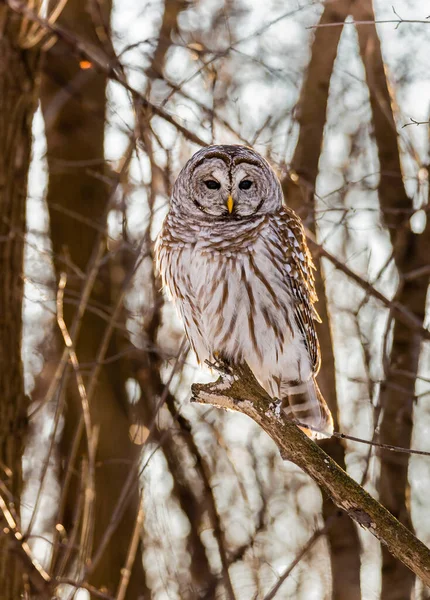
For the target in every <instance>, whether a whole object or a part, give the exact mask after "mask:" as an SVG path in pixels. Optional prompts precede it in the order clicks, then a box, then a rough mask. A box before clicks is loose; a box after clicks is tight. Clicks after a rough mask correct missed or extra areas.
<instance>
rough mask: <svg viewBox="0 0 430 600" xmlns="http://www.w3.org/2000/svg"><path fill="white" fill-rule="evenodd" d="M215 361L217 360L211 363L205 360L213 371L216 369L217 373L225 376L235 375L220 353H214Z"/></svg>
mask: <svg viewBox="0 0 430 600" xmlns="http://www.w3.org/2000/svg"><path fill="white" fill-rule="evenodd" d="M214 359H215V360H214V361H213V362H211V361H210V360H205V363H206V364H207V365H208V367H210V368H211V369H215V371H218V372H219V373H222V374H224V375H232V374H233V368H232V367H231V365H230V364H229V363H228V362H227V361H225V360H223V359H222V358H221V356H220V353H219V352H216V353H215V352H214Z"/></svg>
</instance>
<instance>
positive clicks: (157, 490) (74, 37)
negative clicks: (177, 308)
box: [0, 0, 430, 600]
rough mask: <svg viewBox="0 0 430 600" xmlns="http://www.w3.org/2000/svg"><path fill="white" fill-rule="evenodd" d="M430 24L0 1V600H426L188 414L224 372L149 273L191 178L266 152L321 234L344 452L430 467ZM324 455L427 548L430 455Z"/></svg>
mask: <svg viewBox="0 0 430 600" xmlns="http://www.w3.org/2000/svg"><path fill="white" fill-rule="evenodd" d="M429 13H430V5H426V3H423V2H420V1H419V0H395V2H392V1H391V0H390V1H387V0H374V1H373V2H372V0H327V1H326V2H319V1H313V0H300V1H297V0H286V1H282V2H281V1H279V0H266V1H265V2H264V3H260V2H255V1H254V2H253V1H252V0H225V1H224V2H217V1H215V0H201V1H199V2H194V1H186V0H166V1H165V2H159V1H158V0H154V1H151V0H148V1H142V2H135V1H134V0H121V2H120V1H119V0H118V1H117V2H110V1H109V0H58V1H50V2H43V1H42V0H22V1H20V0H2V2H0V145H1V146H0V265H1V268H0V311H1V314H0V461H1V462H0V467H1V470H0V511H1V514H2V518H1V523H2V531H1V532H0V581H1V582H2V583H1V586H2V588H3V589H2V591H1V592H0V598H2V599H3V598H4V599H5V600H16V599H17V598H19V597H24V598H52V597H54V598H76V599H78V598H79V600H83V599H86V598H89V597H91V598H105V599H108V600H112V599H113V598H115V599H117V600H124V599H125V598H126V599H129V600H135V599H138V598H144V599H157V600H158V599H164V598H169V599H172V600H174V599H180V600H187V599H194V598H199V599H200V598H206V599H207V600H211V599H213V598H217V599H218V598H219V599H224V598H226V599H228V600H248V599H249V600H251V599H265V600H269V599H270V598H276V599H279V600H282V599H290V598H291V599H293V598H294V599H298V600H299V599H306V600H312V599H315V600H321V599H329V598H333V599H335V600H360V599H363V600H370V599H373V598H381V599H382V600H407V599H410V598H414V599H415V600H425V599H428V598H430V592H429V590H428V589H426V588H425V586H424V585H423V584H422V582H421V581H420V579H419V578H416V577H415V575H414V574H413V573H412V571H410V570H409V569H408V568H407V567H405V566H404V565H403V564H402V563H401V562H399V561H398V560H397V559H395V558H394V557H393V556H392V555H391V553H390V550H389V548H388V549H387V548H386V547H381V546H380V545H379V543H378V541H377V540H376V539H375V538H373V537H372V536H371V535H370V533H369V532H368V531H366V530H364V529H361V528H359V527H357V525H356V524H355V523H354V522H353V521H352V520H350V518H349V516H348V515H347V514H346V513H345V512H343V511H340V510H339V509H338V508H337V507H336V506H335V505H334V504H333V502H332V501H331V500H330V498H329V497H328V496H327V494H326V493H321V491H320V489H319V487H318V486H317V485H316V484H315V483H314V482H313V481H312V480H311V479H310V478H309V477H308V475H306V474H305V473H304V472H303V471H302V470H300V469H299V468H298V467H297V466H295V465H294V464H293V463H292V462H289V461H283V460H282V459H281V457H280V454H279V450H278V448H277V447H276V446H275V444H274V443H273V441H272V440H271V439H270V438H269V437H268V436H267V435H266V433H264V432H263V431H262V430H261V429H260V428H259V427H258V426H257V425H256V424H255V423H253V422H252V421H251V420H250V419H249V418H248V417H246V416H244V415H240V414H236V413H230V412H223V411H219V410H216V409H215V408H210V407H207V406H198V405H196V404H190V403H189V399H190V386H191V383H192V382H194V381H200V382H202V381H209V380H210V379H211V375H210V373H209V372H208V371H207V370H204V369H203V370H202V369H201V368H199V367H198V366H197V364H196V362H195V359H194V357H193V356H192V354H191V353H190V352H189V351H188V347H187V344H186V343H185V340H184V335H183V330H182V327H181V325H180V323H179V321H178V319H177V317H176V314H175V312H174V310H173V308H172V306H171V305H170V304H169V303H168V301H167V300H166V298H165V297H164V296H163V294H162V293H161V291H160V281H159V279H158V277H157V274H156V273H155V270H154V264H153V242H154V239H155V237H156V234H157V233H158V231H159V229H160V226H161V222H162V219H163V217H164V215H165V214H166V211H167V207H168V199H169V194H170V190H171V186H172V183H173V181H174V179H175V177H176V175H177V174H178V172H179V170H180V168H181V166H182V165H183V164H184V162H185V161H186V160H187V159H188V158H189V157H190V156H191V154H192V153H193V152H195V151H196V150H197V149H198V148H199V147H201V146H203V145H207V144H211V143H239V144H246V145H249V146H252V147H254V148H255V149H256V150H257V151H259V152H261V153H262V154H263V155H264V156H265V157H266V158H267V159H268V160H269V161H270V162H271V163H272V164H273V165H274V167H275V168H276V170H277V172H278V174H279V176H280V178H281V182H282V185H283V189H284V192H285V197H286V202H287V204H288V205H289V206H291V207H292V208H294V209H295V210H296V211H297V212H298V213H299V215H300V216H301V217H302V219H303V220H304V222H305V225H306V228H307V233H308V236H309V243H310V244H311V248H312V251H313V254H314V257H315V261H316V264H317V267H318V275H317V288H318V295H319V303H318V306H317V308H318V311H319V313H320V315H321V317H322V320H323V322H322V324H321V325H320V326H319V329H318V334H319V337H320V341H321V347H322V356H323V365H322V369H321V373H320V375H319V379H318V381H319V384H320V386H321V388H322V390H323V393H324V396H325V397H326V399H327V401H328V403H329V405H330V407H331V410H332V412H333V414H334V416H335V429H336V431H340V432H343V433H345V434H347V435H349V436H353V437H356V438H361V439H364V440H369V441H372V442H374V443H380V444H391V445H396V446H399V447H401V448H406V449H407V448H414V449H419V450H422V451H429V450H430V447H429V442H428V440H429V429H430V410H429V400H430V352H429V348H430V346H429V341H428V340H429V339H430V332H429V323H430V322H429V317H428V304H429V301H428V298H427V292H428V284H429V276H430V219H428V211H429V206H430V205H429V185H428V175H429V140H430V136H429V131H430V128H429V112H430V111H429V107H430V74H429V69H428V56H429V53H430V42H429V39H430V38H429V34H430V14H429ZM426 310H427V313H426ZM426 315H427V316H426ZM320 446H321V448H322V449H323V450H324V451H325V452H327V453H328V454H329V455H330V456H331V457H332V458H333V459H334V460H335V461H336V462H337V463H338V464H339V465H340V466H341V467H343V468H346V470H347V471H348V473H349V474H350V475H351V476H352V477H353V478H354V479H355V480H356V481H357V482H359V483H360V484H361V485H362V486H364V487H365V489H366V490H368V491H369V492H370V493H371V494H372V495H373V496H375V497H376V498H378V499H379V501H380V502H381V503H382V504H383V505H384V506H386V507H387V508H388V509H389V510H390V511H391V513H392V514H393V515H394V516H396V517H397V518H398V519H399V520H400V521H401V522H402V523H404V524H405V525H406V526H407V527H408V528H409V529H410V530H412V531H414V532H415V533H416V535H417V536H418V537H419V538H420V539H421V540H422V541H423V542H425V543H427V544H429V543H430V520H429V519H428V510H429V504H428V498H429V495H430V456H425V455H423V456H420V455H418V454H409V453H407V452H405V453H400V452H389V451H387V450H384V449H381V448H379V449H378V448H377V447H375V446H370V445H368V444H364V443H360V442H357V441H354V440H346V439H340V438H338V437H335V438H332V439H330V440H324V441H322V442H321V443H320Z"/></svg>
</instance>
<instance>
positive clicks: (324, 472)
mask: <svg viewBox="0 0 430 600" xmlns="http://www.w3.org/2000/svg"><path fill="white" fill-rule="evenodd" d="M192 393H193V401H194V402H199V403H201V404H208V405H212V406H216V407H218V408H224V409H230V410H235V411H238V412H240V413H242V414H246V415H247V416H249V417H251V418H252V419H253V420H254V421H255V422H256V423H257V424H258V425H260V427H262V428H263V429H264V431H265V432H266V433H267V434H268V435H269V436H270V437H271V438H272V439H273V441H274V442H275V443H276V445H277V446H278V448H279V450H280V453H281V456H282V458H283V459H284V460H290V461H291V462H293V463H295V464H296V465H297V466H298V467H300V468H301V469H302V470H303V471H305V472H306V473H307V474H308V475H310V477H312V479H313V480H314V481H315V482H316V483H317V484H318V485H319V486H320V487H321V488H322V489H323V490H324V491H325V492H326V493H327V494H328V495H329V496H330V497H331V499H332V500H333V502H334V503H335V504H336V506H338V507H339V508H341V509H342V510H344V511H346V512H347V513H348V515H349V516H350V517H351V518H352V519H354V521H356V522H357V523H358V524H359V525H360V526H361V527H363V528H364V529H367V530H368V531H370V533H372V535H374V536H375V537H376V538H377V539H378V540H379V541H380V542H382V543H383V544H385V545H386V547H387V548H388V550H389V551H390V552H391V553H392V554H393V556H395V557H396V558H398V559H399V560H400V561H402V562H403V563H404V564H405V565H406V566H407V567H409V569H411V571H413V572H414V573H415V574H416V575H417V576H418V577H420V578H421V579H422V581H423V582H424V583H425V584H426V585H430V550H429V549H428V548H427V547H426V546H425V545H424V544H423V543H422V542H421V541H420V540H419V539H418V538H416V537H415V536H414V535H413V534H412V533H411V532H410V531H409V530H408V529H407V528H406V527H405V526H404V525H402V524H401V523H399V521H398V520H397V519H396V518H395V517H394V516H393V515H392V514H391V513H390V512H389V511H388V510H387V509H386V508H385V507H383V506H382V505H381V504H379V502H377V500H375V499H374V498H372V496H370V494H368V492H366V490H364V489H363V488H362V487H361V486H360V485H359V484H358V483H357V482H356V481H354V480H353V479H351V477H349V475H347V473H345V471H343V469H341V468H340V467H339V466H338V465H337V463H336V462H335V461H334V460H332V459H331V458H330V457H329V456H328V455H327V454H326V453H325V452H324V451H323V450H322V449H321V448H320V447H319V446H318V445H317V444H315V443H314V442H313V441H312V440H310V439H309V438H308V437H307V436H306V435H305V434H304V433H303V432H302V431H301V430H300V429H299V428H298V427H297V426H296V425H295V424H294V423H292V422H291V421H289V420H288V419H287V417H286V415H285V414H284V412H283V411H282V410H281V408H280V405H279V402H276V401H275V400H274V399H273V398H271V397H270V396H269V395H268V394H267V393H266V392H265V391H264V390H263V389H262V388H261V386H260V385H259V384H258V382H257V380H256V379H255V377H254V375H253V374H252V372H251V370H250V369H249V367H248V366H247V365H246V364H245V365H237V366H235V367H234V369H233V371H232V374H228V373H225V372H223V373H221V377H220V378H219V379H218V380H217V381H216V382H215V383H210V384H206V385H204V384H194V385H193V386H192Z"/></svg>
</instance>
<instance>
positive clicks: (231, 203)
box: [227, 196, 234, 215]
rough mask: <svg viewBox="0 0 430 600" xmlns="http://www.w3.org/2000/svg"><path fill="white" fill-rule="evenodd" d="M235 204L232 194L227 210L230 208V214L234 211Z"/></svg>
mask: <svg viewBox="0 0 430 600" xmlns="http://www.w3.org/2000/svg"><path fill="white" fill-rule="evenodd" d="M233 204H234V202H233V198H232V197H231V196H229V197H228V200H227V210H228V212H229V214H230V215H231V213H232V212H233Z"/></svg>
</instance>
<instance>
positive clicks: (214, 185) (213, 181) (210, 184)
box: [205, 179, 221, 190]
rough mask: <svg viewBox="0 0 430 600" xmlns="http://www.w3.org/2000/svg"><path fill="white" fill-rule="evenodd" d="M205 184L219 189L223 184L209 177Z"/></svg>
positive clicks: (210, 187)
mask: <svg viewBox="0 0 430 600" xmlns="http://www.w3.org/2000/svg"><path fill="white" fill-rule="evenodd" d="M205 185H206V187H207V188H208V189H209V190H219V188H220V187H221V184H220V183H219V182H218V181H215V180H214V179H208V180H207V181H205Z"/></svg>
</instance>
